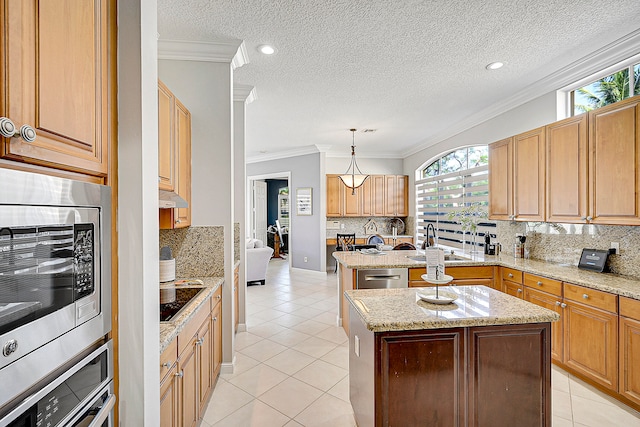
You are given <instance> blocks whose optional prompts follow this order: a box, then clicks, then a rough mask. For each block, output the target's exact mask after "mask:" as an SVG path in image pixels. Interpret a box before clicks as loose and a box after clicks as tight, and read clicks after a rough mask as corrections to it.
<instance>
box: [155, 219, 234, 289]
mask: <svg viewBox="0 0 640 427" xmlns="http://www.w3.org/2000/svg"><path fill="white" fill-rule="evenodd" d="M163 246H169V247H170V248H171V252H172V253H173V257H174V258H175V259H176V278H178V279H180V278H189V277H208V276H224V227H222V226H211V227H187V228H180V229H176V230H160V247H161V248H162V247H163Z"/></svg>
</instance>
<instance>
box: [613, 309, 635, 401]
mask: <svg viewBox="0 0 640 427" xmlns="http://www.w3.org/2000/svg"><path fill="white" fill-rule="evenodd" d="M619 352H620V354H619V362H618V364H619V369H618V371H619V374H618V379H619V387H618V392H619V393H620V394H621V395H623V396H624V397H626V398H627V399H629V400H631V401H633V402H634V403H636V404H638V405H640V365H638V360H640V301H638V300H634V299H631V298H626V297H620V350H619Z"/></svg>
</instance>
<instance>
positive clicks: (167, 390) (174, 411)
mask: <svg viewBox="0 0 640 427" xmlns="http://www.w3.org/2000/svg"><path fill="white" fill-rule="evenodd" d="M177 372H178V366H177V364H174V365H173V366H172V367H171V369H170V370H169V372H168V375H167V377H166V378H165V379H164V381H163V382H161V383H160V427H175V426H176V425H178V414H179V406H178V401H179V399H178V397H179V393H178V381H176V374H177Z"/></svg>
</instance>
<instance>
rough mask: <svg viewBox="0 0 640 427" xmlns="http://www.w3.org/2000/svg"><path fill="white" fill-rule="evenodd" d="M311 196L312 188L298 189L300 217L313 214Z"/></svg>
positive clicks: (298, 211) (297, 197)
mask: <svg viewBox="0 0 640 427" xmlns="http://www.w3.org/2000/svg"><path fill="white" fill-rule="evenodd" d="M311 195H312V193H311V187H301V188H298V189H296V213H297V214H298V215H312V214H313V206H312V198H311Z"/></svg>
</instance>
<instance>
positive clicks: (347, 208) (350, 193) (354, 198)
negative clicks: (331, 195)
mask: <svg viewBox="0 0 640 427" xmlns="http://www.w3.org/2000/svg"><path fill="white" fill-rule="evenodd" d="M340 183H341V184H342V182H340ZM342 187H343V188H342V194H343V196H342V197H343V199H342V200H343V205H344V211H343V213H342V214H343V216H361V214H360V207H361V205H362V202H361V200H362V191H361V190H362V187H360V188H356V189H354V190H352V189H351V188H347V187H345V186H344V184H342Z"/></svg>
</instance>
